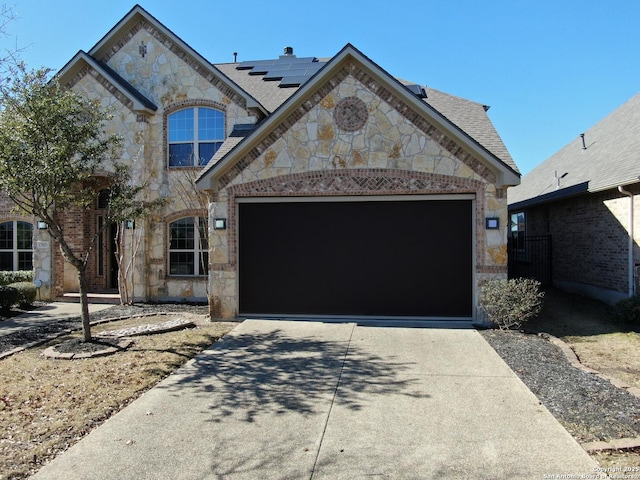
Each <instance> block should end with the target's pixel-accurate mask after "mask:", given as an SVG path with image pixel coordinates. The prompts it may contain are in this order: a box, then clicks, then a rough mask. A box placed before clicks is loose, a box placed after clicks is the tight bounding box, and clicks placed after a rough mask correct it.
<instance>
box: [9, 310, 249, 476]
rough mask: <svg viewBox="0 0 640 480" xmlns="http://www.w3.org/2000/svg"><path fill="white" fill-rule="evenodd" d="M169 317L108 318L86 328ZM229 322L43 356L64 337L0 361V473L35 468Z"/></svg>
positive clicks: (20, 473) (26, 472)
mask: <svg viewBox="0 0 640 480" xmlns="http://www.w3.org/2000/svg"><path fill="white" fill-rule="evenodd" d="M182 317H184V315H181V318H182ZM170 318H171V317H166V316H162V317H155V318H149V317H143V318H138V319H132V320H125V321H120V322H113V323H108V324H103V325H100V326H96V327H94V328H93V329H92V333H94V334H95V333H98V332H99V331H101V330H110V329H114V328H124V327H127V326H135V325H142V324H148V323H160V322H164V321H166V320H168V319H170ZM235 325H236V324H234V323H208V322H207V323H204V322H199V326H198V327H197V328H192V329H187V330H181V331H176V332H169V333H163V334H156V335H150V336H143V337H135V343H134V344H133V345H132V346H131V347H130V348H129V349H128V350H126V351H124V352H119V353H116V354H114V355H111V356H108V357H99V358H91V359H86V360H71V361H69V360H51V359H46V358H44V357H42V352H43V351H44V349H45V348H47V347H48V346H50V345H52V344H53V343H59V342H61V341H64V340H66V339H69V338H70V337H71V336H67V337H62V338H59V339H57V340H56V341H55V342H53V343H52V344H47V345H43V346H41V347H39V348H35V349H29V350H26V351H24V352H21V353H18V354H15V355H13V356H11V357H8V358H6V359H3V360H1V361H0V369H2V377H0V478H3V479H21V478H26V477H27V476H29V475H30V474H32V473H34V472H35V471H37V470H38V469H39V468H40V467H41V466H42V465H43V463H45V462H46V461H47V460H49V459H51V458H53V457H54V456H55V455H57V454H59V453H60V452H62V451H64V450H66V449H67V448H69V447H70V446H71V445H72V444H74V443H76V442H77V441H78V440H80V439H81V438H82V437H83V436H84V435H86V434H87V433H89V432H90V431H91V429H93V428H95V427H96V426H97V425H99V424H100V423H102V422H103V421H104V420H106V419H107V418H109V416H111V415H112V414H113V413H115V412H117V411H118V410H120V409H121V408H123V407H124V406H125V405H127V404H128V403H130V402H131V401H132V400H134V399H135V398H137V397H138V396H139V395H140V394H141V393H142V392H144V391H146V390H148V389H149V388H151V387H152V386H153V385H155V384H156V383H158V382H159V381H160V380H161V379H163V378H164V377H166V376H167V375H169V374H170V373H171V372H173V371H174V370H176V369H177V368H178V367H180V366H181V365H183V364H184V363H185V362H186V361H187V360H188V359H190V358H191V357H193V356H195V355H196V354H197V353H199V352H200V351H202V350H203V349H204V348H206V347H208V346H209V345H211V344H212V343H214V342H215V341H216V340H217V339H219V338H220V337H221V336H222V335H224V334H225V333H227V332H228V331H229V330H230V329H232V328H233V327H234V326H235Z"/></svg>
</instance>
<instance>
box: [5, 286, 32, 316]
mask: <svg viewBox="0 0 640 480" xmlns="http://www.w3.org/2000/svg"><path fill="white" fill-rule="evenodd" d="M8 286H9V287H13V288H15V289H16V290H17V291H18V300H17V301H16V303H17V304H18V307H20V308H22V309H23V310H24V309H27V308H30V307H32V306H33V302H34V301H35V299H36V293H37V290H36V286H35V285H34V284H33V283H31V282H18V283H12V284H11V285H8Z"/></svg>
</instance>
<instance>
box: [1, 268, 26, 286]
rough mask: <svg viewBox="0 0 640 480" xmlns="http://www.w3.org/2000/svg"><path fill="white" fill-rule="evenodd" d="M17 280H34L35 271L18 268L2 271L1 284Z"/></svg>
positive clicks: (8, 283)
mask: <svg viewBox="0 0 640 480" xmlns="http://www.w3.org/2000/svg"><path fill="white" fill-rule="evenodd" d="M17 282H33V271H31V270H17V271H15V272H12V271H8V272H7V271H0V285H10V284H12V283H17Z"/></svg>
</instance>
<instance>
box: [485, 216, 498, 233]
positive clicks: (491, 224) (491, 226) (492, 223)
mask: <svg viewBox="0 0 640 480" xmlns="http://www.w3.org/2000/svg"><path fill="white" fill-rule="evenodd" d="M485 222H486V223H485V225H486V228H487V230H497V229H498V228H500V219H499V218H498V217H489V218H486V219H485Z"/></svg>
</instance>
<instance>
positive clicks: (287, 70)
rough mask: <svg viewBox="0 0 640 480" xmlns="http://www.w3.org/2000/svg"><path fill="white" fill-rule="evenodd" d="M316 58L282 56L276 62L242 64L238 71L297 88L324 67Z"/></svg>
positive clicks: (238, 66)
mask: <svg viewBox="0 0 640 480" xmlns="http://www.w3.org/2000/svg"><path fill="white" fill-rule="evenodd" d="M324 64H325V62H320V61H318V59H317V58H316V57H301V58H298V57H296V56H295V55H281V56H280V57H279V58H277V59H275V60H256V61H245V62H241V63H239V64H238V65H237V66H236V70H249V72H248V73H249V75H264V77H263V80H264V81H274V80H281V82H280V85H279V86H280V87H297V86H299V85H302V84H303V83H305V82H306V81H307V80H308V79H309V78H311V76H313V75H314V74H315V73H316V72H317V71H318V70H320V69H321V68H322V67H323V66H324Z"/></svg>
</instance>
